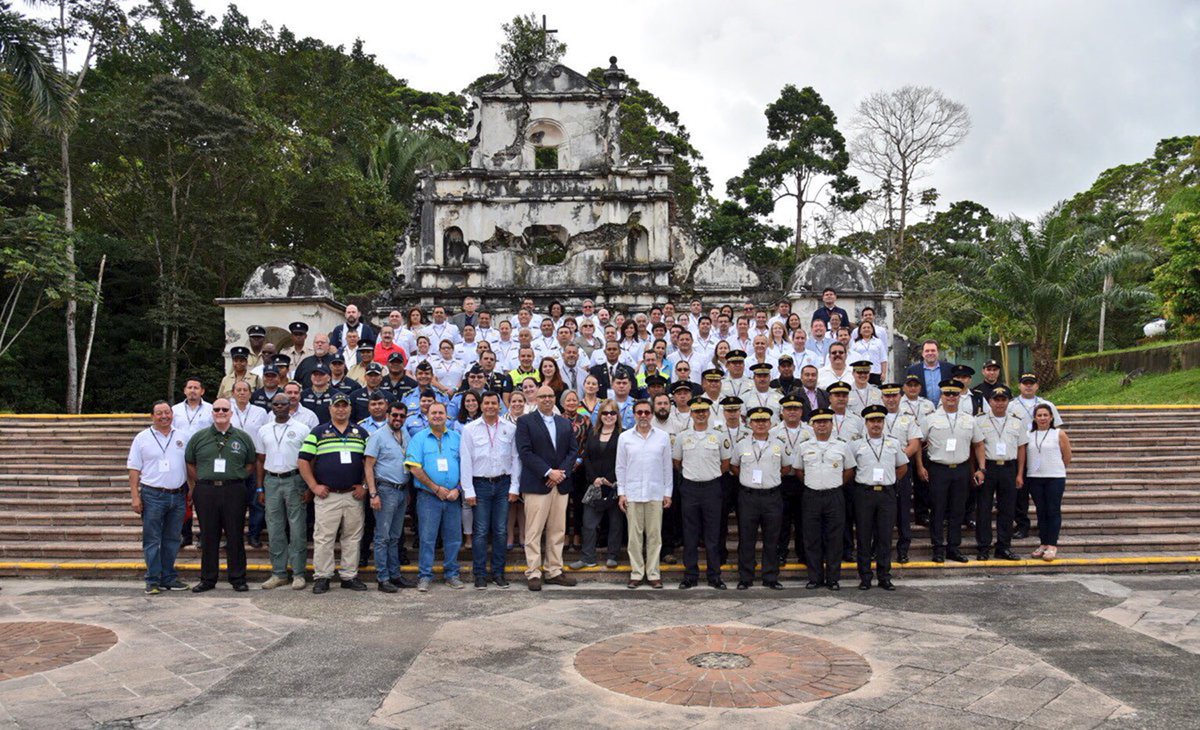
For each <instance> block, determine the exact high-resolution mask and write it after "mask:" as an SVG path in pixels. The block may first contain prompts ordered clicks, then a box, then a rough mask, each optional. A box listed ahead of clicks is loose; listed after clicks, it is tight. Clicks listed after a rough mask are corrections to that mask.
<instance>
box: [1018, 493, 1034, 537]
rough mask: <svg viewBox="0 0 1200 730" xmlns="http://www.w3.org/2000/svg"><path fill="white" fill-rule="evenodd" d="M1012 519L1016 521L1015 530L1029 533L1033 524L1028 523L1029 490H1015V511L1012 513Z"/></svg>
mask: <svg viewBox="0 0 1200 730" xmlns="http://www.w3.org/2000/svg"><path fill="white" fill-rule="evenodd" d="M1013 519H1014V520H1015V521H1016V524H1017V529H1018V530H1024V531H1025V532H1029V529H1030V528H1031V527H1033V523H1032V522H1030V521H1029V490H1028V489H1018V490H1017V504H1016V510H1015V511H1014V513H1013Z"/></svg>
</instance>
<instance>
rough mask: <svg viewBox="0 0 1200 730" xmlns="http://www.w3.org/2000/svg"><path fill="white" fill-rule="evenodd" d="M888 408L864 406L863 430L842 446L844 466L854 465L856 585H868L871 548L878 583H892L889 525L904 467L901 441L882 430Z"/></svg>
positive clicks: (892, 521)
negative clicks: (858, 435) (844, 459)
mask: <svg viewBox="0 0 1200 730" xmlns="http://www.w3.org/2000/svg"><path fill="white" fill-rule="evenodd" d="M887 415H888V411H887V408H885V407H883V406H867V407H866V408H864V409H863V412H862V416H863V420H864V421H866V422H867V433H866V436H864V437H863V438H861V439H859V440H857V441H853V442H851V443H850V444H849V445H847V446H846V466H848V467H850V468H852V469H854V489H855V495H854V516H855V520H857V523H858V524H857V525H856V526H855V527H856V529H857V531H858V579H859V583H858V589H859V590H860V591H865V590H870V588H871V577H872V574H871V549H872V547H874V550H875V567H876V568H877V569H878V575H879V587H880V588H882V589H884V590H885V591H893V590H895V589H896V588H895V586H893V585H892V525H893V524H895V522H896V482H897V481H899V479H900V477H902V476H903V475H904V473H905V472H907V471H908V457H907V456H905V455H904V447H905V444H904V443H903V442H901V441H898V440H897V439H894V438H892V437H891V436H888V435H887V434H885V433H884V431H885V428H886V425H887V423H886V421H887Z"/></svg>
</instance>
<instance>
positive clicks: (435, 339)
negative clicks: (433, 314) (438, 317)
mask: <svg viewBox="0 0 1200 730" xmlns="http://www.w3.org/2000/svg"><path fill="white" fill-rule="evenodd" d="M421 334H423V335H425V336H426V337H428V338H429V347H430V349H437V346H438V345H439V344H441V342H442V340H450V342H451V343H453V344H455V345H457V344H458V343H460V342H462V335H460V334H459V333H458V327H457V326H455V325H453V324H450V322H443V323H441V324H436V323H433V322H430V323H429V324H427V325H425V329H423V330H421Z"/></svg>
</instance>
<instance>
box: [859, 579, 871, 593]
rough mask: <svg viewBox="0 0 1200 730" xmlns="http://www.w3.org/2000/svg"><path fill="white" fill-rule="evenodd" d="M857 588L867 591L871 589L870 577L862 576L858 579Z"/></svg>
mask: <svg viewBox="0 0 1200 730" xmlns="http://www.w3.org/2000/svg"><path fill="white" fill-rule="evenodd" d="M858 590H860V591H869V590H871V579H870V578H863V579H862V580H860V581H859V582H858Z"/></svg>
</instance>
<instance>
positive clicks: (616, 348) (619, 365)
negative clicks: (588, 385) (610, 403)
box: [588, 340, 637, 398]
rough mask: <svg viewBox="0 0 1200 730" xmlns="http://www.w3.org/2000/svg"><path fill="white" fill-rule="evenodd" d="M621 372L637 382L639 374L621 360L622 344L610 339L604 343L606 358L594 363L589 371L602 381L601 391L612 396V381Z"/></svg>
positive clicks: (631, 380)
mask: <svg viewBox="0 0 1200 730" xmlns="http://www.w3.org/2000/svg"><path fill="white" fill-rule="evenodd" d="M621 372H624V373H626V374H627V377H628V378H629V380H630V382H636V380H637V375H635V374H634V372H633V368H631V367H629V366H628V365H626V364H625V363H623V362H621V346H620V345H618V344H617V343H616V342H615V341H614V340H609V341H608V342H605V343H604V360H603V361H602V362H601V363H600V364H599V365H593V366H592V369H591V370H589V371H588V373H589V374H591V375H594V376H596V380H599V381H600V392H601V393H604V394H607V397H610V398H611V397H612V394H611V390H612V382H613V381H614V380H616V379H617V374H618V373H621Z"/></svg>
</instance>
